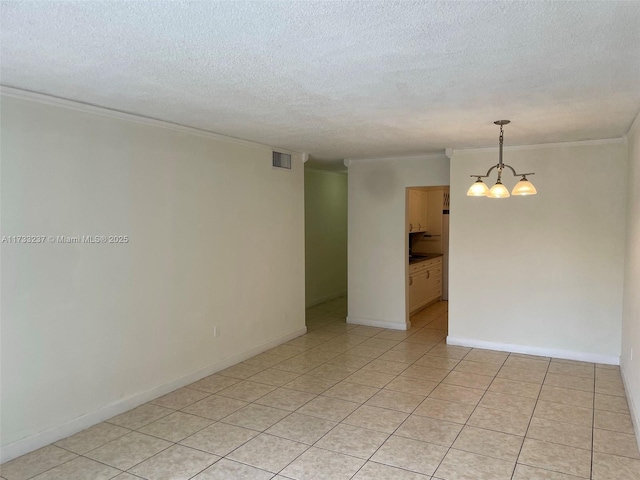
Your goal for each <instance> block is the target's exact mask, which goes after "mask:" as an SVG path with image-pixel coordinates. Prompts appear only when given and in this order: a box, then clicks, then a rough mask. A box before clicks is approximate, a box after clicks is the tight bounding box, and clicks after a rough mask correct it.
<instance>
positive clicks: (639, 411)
mask: <svg viewBox="0 0 640 480" xmlns="http://www.w3.org/2000/svg"><path fill="white" fill-rule="evenodd" d="M627 148H628V152H629V157H628V164H627V174H626V179H627V229H626V247H625V269H624V297H623V307H622V312H623V313H622V355H621V357H620V368H621V370H622V376H623V378H624V380H625V386H626V389H627V398H628V399H629V406H630V407H631V410H632V415H633V418H634V424H635V428H636V439H637V440H638V442H639V445H640V115H639V116H638V117H637V118H636V121H635V122H634V125H633V127H632V128H631V130H630V131H629V134H628V135H627ZM632 352H633V359H632V358H631V353H632Z"/></svg>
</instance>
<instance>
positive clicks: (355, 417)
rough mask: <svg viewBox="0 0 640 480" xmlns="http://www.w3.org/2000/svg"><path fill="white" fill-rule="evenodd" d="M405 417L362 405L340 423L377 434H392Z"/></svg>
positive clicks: (398, 413)
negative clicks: (374, 431)
mask: <svg viewBox="0 0 640 480" xmlns="http://www.w3.org/2000/svg"><path fill="white" fill-rule="evenodd" d="M407 417H408V415H407V414H406V413H402V412H398V411H395V410H388V409H386V408H378V407H370V406H368V405H363V406H361V407H359V408H358V409H357V410H356V411H354V412H353V413H352V414H351V415H349V416H348V417H347V418H345V419H344V420H343V421H342V422H343V423H346V424H348V425H354V426H356V427H361V428H367V429H369V430H376V431H378V432H384V433H393V431H394V430H395V429H396V428H398V426H399V425H400V424H401V423H402V422H403V421H404V420H405V419H406V418H407Z"/></svg>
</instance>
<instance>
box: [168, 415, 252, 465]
mask: <svg viewBox="0 0 640 480" xmlns="http://www.w3.org/2000/svg"><path fill="white" fill-rule="evenodd" d="M257 435H258V432H257V431H255V430H249V429H247V428H242V427H238V426H236V425H229V424H226V423H215V424H213V425H211V426H209V427H207V428H205V429H203V430H200V431H199V432H197V433H194V434H193V435H191V436H190V437H187V438H185V439H184V440H182V442H180V443H181V444H182V445H185V446H187V447H191V448H196V449H198V450H202V451H204V452H209V453H213V454H216V455H220V456H221V457H223V456H225V455H228V454H229V453H230V452H232V451H233V450H235V449H236V448H238V447H239V446H240V445H243V444H245V443H247V442H248V441H249V440H251V439H252V438H254V437H255V436H257Z"/></svg>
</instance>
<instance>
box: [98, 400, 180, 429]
mask: <svg viewBox="0 0 640 480" xmlns="http://www.w3.org/2000/svg"><path fill="white" fill-rule="evenodd" d="M171 413H173V410H170V409H168V408H164V407H161V406H159V405H153V404H151V403H145V404H144V405H140V406H139V407H136V408H134V409H133V410H129V411H128V412H124V413H121V414H120V415H117V416H115V417H113V418H110V419H109V420H107V422H109V423H112V424H114V425H118V426H119V427H124V428H128V429H130V430H137V429H138V428H142V427H144V426H145V425H147V424H149V423H151V422H155V421H156V420H159V419H161V418H162V417H166V416H167V415H169V414H171Z"/></svg>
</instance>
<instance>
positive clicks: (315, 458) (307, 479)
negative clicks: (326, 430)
mask: <svg viewBox="0 0 640 480" xmlns="http://www.w3.org/2000/svg"><path fill="white" fill-rule="evenodd" d="M362 465H364V460H361V459H358V458H355V457H351V456H348V455H343V454H341V453H337V452H330V451H328V450H322V449H320V448H315V447H311V448H310V449H309V450H307V451H306V452H304V453H303V454H302V455H300V456H299V457H298V458H297V459H296V460H294V461H293V462H292V463H291V464H290V465H289V466H288V467H287V468H285V469H284V470H283V471H282V475H283V476H285V477H290V478H294V479H296V480H348V479H350V478H351V477H352V476H353V475H354V474H355V473H356V472H357V471H358V470H359V469H360V467H362Z"/></svg>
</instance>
